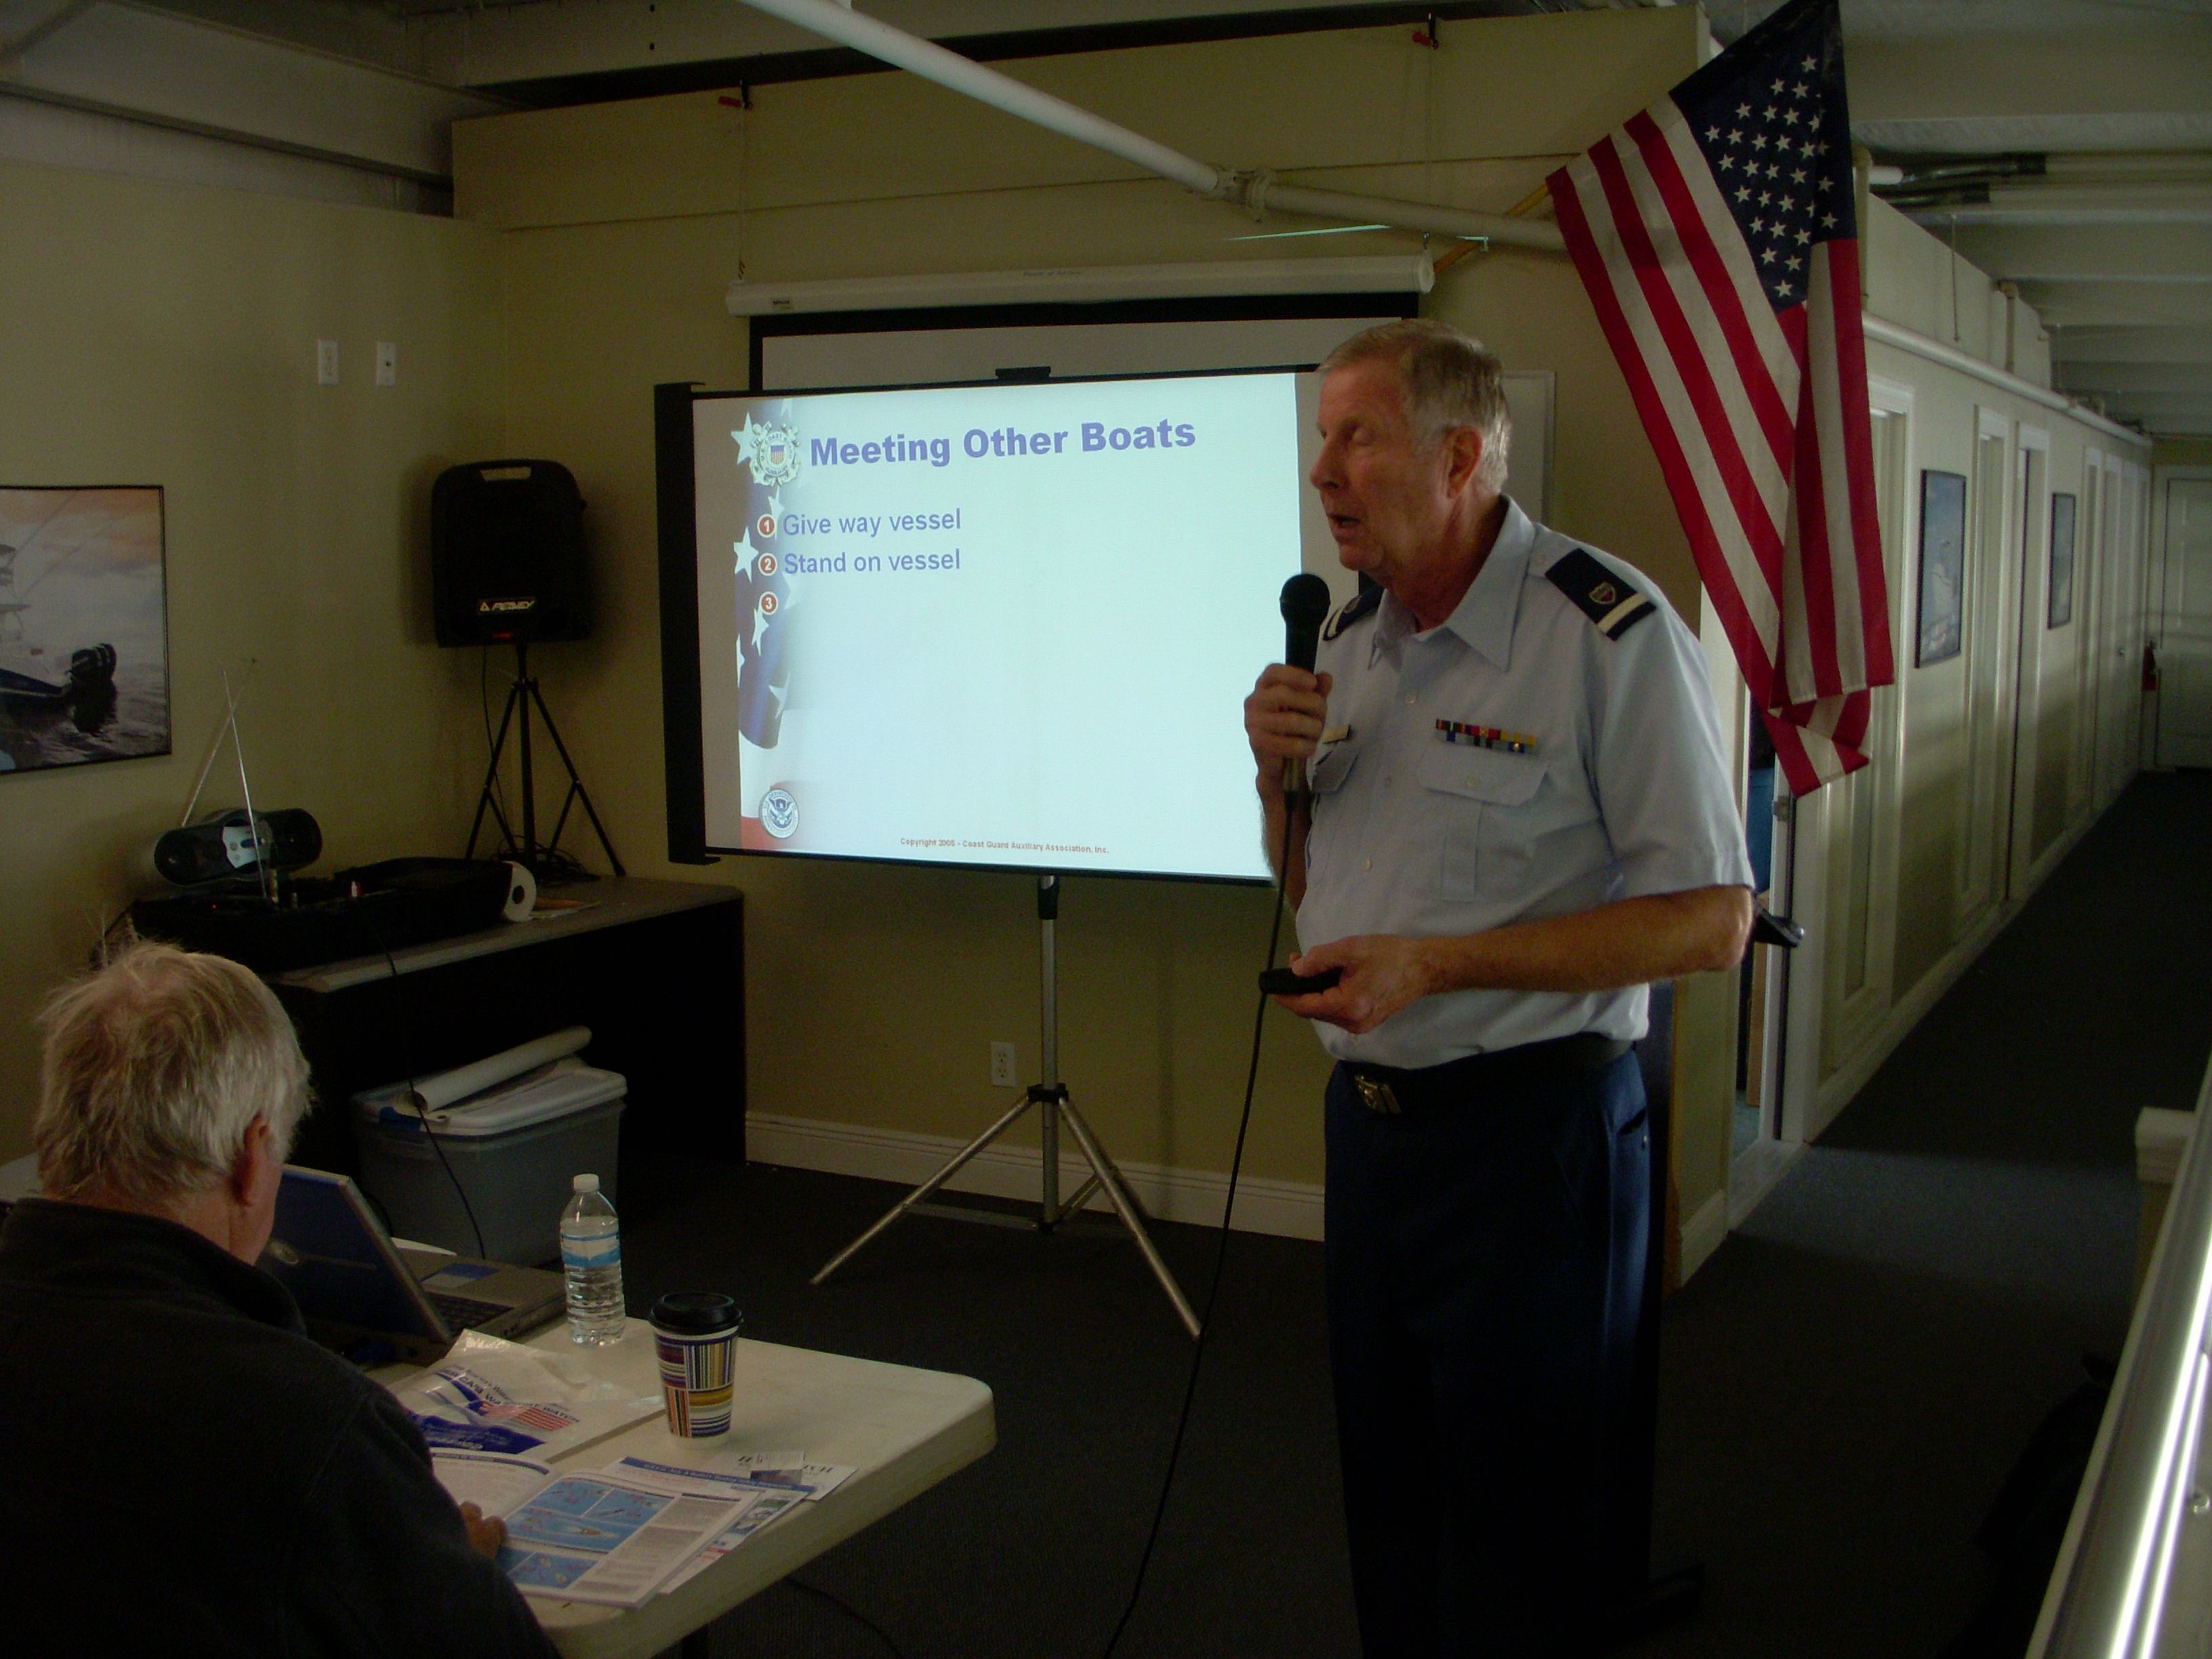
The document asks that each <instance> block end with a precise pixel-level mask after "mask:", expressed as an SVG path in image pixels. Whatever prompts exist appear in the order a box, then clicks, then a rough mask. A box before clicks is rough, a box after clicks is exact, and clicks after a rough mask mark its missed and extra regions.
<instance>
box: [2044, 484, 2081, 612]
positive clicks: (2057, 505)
mask: <svg viewBox="0 0 2212 1659" xmlns="http://www.w3.org/2000/svg"><path fill="white" fill-rule="evenodd" d="M2073 620H2074V497H2073V496H2071V495H2052V496H2051V616H2050V620H2049V622H2048V623H2046V624H2045V625H2046V626H2047V627H2051V628H2063V627H2065V626H2066V624H2067V623H2070V622H2072V621H2073Z"/></svg>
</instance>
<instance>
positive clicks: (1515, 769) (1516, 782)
mask: <svg viewBox="0 0 2212 1659" xmlns="http://www.w3.org/2000/svg"><path fill="white" fill-rule="evenodd" d="M1544 771H1545V763H1544V762H1543V761H1542V760H1540V759H1539V758H1537V757H1535V756H1534V755H1516V754H1511V753H1509V752H1507V751H1504V750H1495V749H1476V748H1473V747H1469V746H1465V745H1462V744H1438V745H1437V748H1436V749H1434V750H1431V752H1430V753H1429V754H1427V755H1425V756H1424V757H1422V759H1421V762H1420V765H1419V769H1418V775H1419V779H1420V781H1421V787H1422V789H1423V791H1424V792H1425V797H1426V799H1427V800H1428V802H1429V804H1430V805H1431V807H1432V808H1434V809H1435V811H1437V814H1438V815H1439V817H1441V818H1442V819H1443V836H1441V837H1440V838H1439V839H1440V840H1441V841H1442V842H1443V848H1442V851H1441V854H1440V856H1441V857H1442V859H1443V869H1442V872H1441V884H1442V890H1443V896H1444V897H1445V898H1447V899H1450V900H1456V901H1461V902H1464V901H1467V900H1470V899H1480V898H1491V897H1507V896H1511V895H1512V894H1514V893H1516V892H1521V891H1525V890H1528V886H1529V884H1530V883H1529V876H1530V873H1531V866H1532V861H1533V860H1534V857H1535V854H1536V844H1537V840H1538V836H1539V832H1540V826H1539V818H1540V817H1541V803H1540V802H1539V801H1538V799H1537V792H1538V791H1539V790H1540V789H1541V788H1542V787H1543V782H1544Z"/></svg>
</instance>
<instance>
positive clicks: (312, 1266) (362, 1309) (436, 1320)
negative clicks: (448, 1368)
mask: <svg viewBox="0 0 2212 1659" xmlns="http://www.w3.org/2000/svg"><path fill="white" fill-rule="evenodd" d="M261 1266H262V1267H263V1268H264V1269H265V1270H266V1271H267V1272H268V1273H271V1274H272V1275H274V1276H275V1277H276V1279H279V1280H280V1281H282V1282H283V1285H284V1287H285V1288H286V1289H287V1290H289V1291H291V1292H292V1297H293V1300H295V1302H297V1303H298V1304H300V1311H301V1314H302V1315H303V1316H305V1317H306V1319H307V1329H308V1331H309V1332H310V1333H311V1334H313V1336H314V1337H315V1338H316V1340H319V1341H320V1342H322V1343H324V1344H325V1346H329V1347H332V1348H335V1349H337V1351H338V1352H341V1353H353V1352H358V1351H360V1350H362V1348H363V1347H364V1346H367V1345H369V1344H373V1343H376V1342H385V1343H388V1344H390V1345H391V1346H392V1350H393V1352H395V1353H396V1354H397V1355H398V1358H402V1359H406V1360H410V1361H412V1362H414V1363H415V1364H431V1363H433V1362H435V1361H436V1360H439V1359H442V1358H444V1357H445V1354H446V1350H447V1349H448V1348H450V1347H451V1346H453V1338H454V1337H455V1336H456V1335H457V1334H459V1333H460V1332H462V1331H464V1330H475V1331H483V1333H485V1334H487V1335H490V1336H506V1337H513V1336H520V1335H521V1334H523V1333H525V1332H526V1331H532V1330H535V1329H537V1328H538V1327H539V1326H540V1325H544V1324H545V1323H547V1322H550V1321H551V1320H552V1319H553V1318H554V1317H555V1316H557V1315H558V1314H559V1313H560V1312H561V1311H562V1305H563V1300H564V1296H565V1286H564V1285H563V1283H562V1278H561V1275H560V1274H558V1273H546V1272H544V1270H542V1269H540V1268H537V1267H509V1266H507V1264H505V1263H503V1262H497V1261H477V1260H476V1259H475V1258H474V1257H471V1256H465V1255H446V1254H444V1253H443V1252H442V1251H429V1250H411V1249H404V1248H403V1247H401V1246H399V1245H398V1244H395V1243H393V1242H392V1236H391V1235H390V1234H389V1233H387V1232H386V1231H385V1230H384V1224H383V1223H382V1222H380V1221H379V1220H378V1219H377V1218H376V1213H375V1212H374V1211H373V1210H371V1209H370V1208H369V1207H368V1200H366V1199H364V1198H363V1197H362V1194H361V1189H360V1188H358V1187H356V1186H355V1185H354V1183H353V1182H352V1181H351V1179H350V1178H349V1177H348V1176H342V1175H332V1174H331V1173H329V1172H328V1171H326V1170H303V1169H301V1168H299V1167H297V1166H296V1165H294V1164H286V1165H285V1166H284V1179H283V1184H282V1185H280V1186H279V1187H278V1188H277V1189H276V1228H275V1231H273V1232H272V1233H271V1235H270V1240H269V1248H268V1249H266V1250H265V1251H264V1252H263V1253H262V1257H261Z"/></svg>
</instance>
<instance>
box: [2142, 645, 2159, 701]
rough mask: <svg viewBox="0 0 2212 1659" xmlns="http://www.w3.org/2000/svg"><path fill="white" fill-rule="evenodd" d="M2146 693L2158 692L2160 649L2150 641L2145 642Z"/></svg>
mask: <svg viewBox="0 0 2212 1659" xmlns="http://www.w3.org/2000/svg"><path fill="white" fill-rule="evenodd" d="M2142 689H2143V690H2145V691H2155V690H2158V647H2156V646H2155V645H2153V644H2152V643H2151V642H2150V641H2148V640H2145V641H2143V684H2142Z"/></svg>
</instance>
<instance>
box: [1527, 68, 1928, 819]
mask: <svg viewBox="0 0 2212 1659" xmlns="http://www.w3.org/2000/svg"><path fill="white" fill-rule="evenodd" d="M1550 186H1551V192H1552V199H1553V204H1555V205H1556V207H1557V209H1558V212H1559V226H1560V228H1561V230H1562V231H1564V232H1565V235H1566V241H1567V247H1568V250H1569V252H1571V254H1572V255H1573V256H1574V259H1575V264H1576V266H1577V269H1578V270H1579V271H1580V273H1581V275H1582V278H1583V287H1584V288H1585V289H1588V290H1589V295H1590V300H1591V301H1592V303H1593V305H1594V306H1595V308H1596V310H1597V314H1598V321H1599V324H1600V325H1601V327H1602V328H1603V329H1604V331H1605V334H1606V338H1607V341H1608V342H1609V343H1611V345H1612V347H1613V356H1614V357H1615V358H1616V359H1617V360H1618V362H1620V367H1621V370H1622V372H1623V374H1625V375H1626V377H1627V380H1628V386H1629V391H1630V392H1631V394H1632V396H1633V398H1635V400H1636V407H1637V411H1638V414H1639V415H1640V416H1642V418H1643V422H1644V430H1645V432H1646V433H1647V434H1648V435H1650V440H1651V443H1652V447H1653V448H1654V449H1655V450H1656V452H1657V453H1658V457H1659V465H1660V468H1661V471H1662V472H1663V473H1664V474H1665V477H1666V479H1667V486H1668V490H1669V492H1670V493H1671V494H1672V495H1673V496H1674V505H1675V509H1676V511H1677V512H1678V513H1680V517H1681V520H1682V526H1683V528H1684V530H1685V531H1686V532H1687V533H1688V536H1689V540H1690V548H1691V551H1692V554H1693V555H1694V556H1695V557H1696V559H1697V562H1698V571H1699V575H1700V576H1702V577H1703V578H1704V580H1705V590H1706V592H1707V593H1708V595H1709V596H1710V597H1711V600H1712V604H1713V608H1714V611H1715V613H1716V614H1717V616H1718V617H1719V618H1720V621H1721V624H1722V626H1723V629H1725V630H1726V632H1727V634H1728V637H1729V643H1730V645H1731V646H1732V647H1734V649H1735V656H1736V660H1737V662H1738V664H1739V665H1741V668H1742V671H1743V675H1744V679H1745V681H1746V683H1747V684H1748V685H1749V687H1750V689H1751V695H1752V697H1753V701H1754V702H1756V703H1757V704H1758V705H1759V708H1760V709H1761V710H1762V711H1764V712H1765V716H1766V723H1767V727H1768V730H1769V731H1770V732H1771V733H1772V735H1773V737H1774V738H1775V744H1776V748H1777V750H1778V756H1779V758H1780V760H1781V762H1782V764H1783V768H1784V773H1785V775H1787V776H1788V778H1789V780H1790V787H1791V788H1792V790H1794V791H1795V792H1796V793H1799V794H1804V793H1809V792H1810V791H1812V790H1814V789H1816V788H1818V787H1820V785H1821V784H1822V783H1825V782H1827V781H1831V780H1832V779H1834V778H1838V777H1841V776H1843V775H1844V774H1845V773H1847V772H1850V771H1851V770H1853V769H1856V768H1857V767H1860V766H1863V765H1864V764H1865V763H1866V756H1865V753H1864V751H1863V748H1862V746H1861V745H1862V744H1863V742H1864V739H1865V736H1866V730H1867V718H1868V712H1869V708H1868V695H1867V694H1868V690H1869V687H1872V686H1875V685H1882V684H1888V683H1889V681H1890V679H1891V678H1892V675H1893V666H1892V660H1891V652H1890V640H1889V622H1888V605H1887V599H1886V598H1885V596H1884V586H1883V581H1882V568H1881V538H1880V535H1879V532H1878V531H1877V529H1876V527H1875V510H1874V483H1873V471H1872V442H1871V439H1870V435H1869V428H1868V422H1867V399H1866V356H1865V347H1864V343H1863V337H1862V334H1861V331H1860V323H1859V282H1858V245H1857V243H1856V242H1855V241H1850V240H1832V241H1826V242H1816V243H1814V244H1813V245H1812V246H1811V248H1810V250H1809V258H1808V261H1807V269H1806V270H1805V272H1803V273H1802V275H1803V276H1804V279H1805V283H1806V289H1807V297H1806V299H1805V300H1804V301H1802V303H1800V304H1797V305H1795V306H1792V307H1790V308H1788V309H1787V310H1784V311H1782V312H1776V311H1775V310H1774V309H1773V308H1772V307H1771V306H1770V305H1769V303H1768V302H1767V299H1766V295H1765V291H1764V290H1763V289H1761V287H1760V285H1759V276H1758V272H1757V270H1756V268H1755V266H1754V264H1753V253H1752V251H1751V248H1750V247H1749V246H1748V245H1747V243H1746V241H1745V240H1744V237H1743V234H1742V233H1741V231H1740V230H1739V229H1738V228H1736V224H1735V220H1734V218H1733V217H1731V216H1730V215H1729V210H1728V208H1727V206H1726V204H1725V203H1724V202H1723V198H1722V194H1721V191H1722V186H1721V185H1720V183H1719V181H1718V180H1717V179H1715V177H1714V176H1713V173H1712V170H1711V167H1709V166H1708V165H1707V163H1706V161H1705V155H1703V153H1702V152H1701V151H1700V150H1699V148H1698V146H1697V144H1696V143H1695V142H1694V140H1693V139H1692V136H1691V133H1690V131H1689V127H1688V125H1687V123H1686V121H1685V120H1684V119H1683V117H1682V114H1681V112H1680V110H1679V109H1678V108H1677V107H1676V106H1675V104H1674V100H1673V99H1671V98H1662V99H1661V100H1659V101H1658V102H1657V103H1656V104H1654V105H1653V106H1651V107H1650V109H1648V110H1646V111H1645V112H1644V113H1642V114H1640V115H1638V116H1637V117H1635V118H1633V119H1632V120H1631V121H1630V122H1628V124H1627V125H1626V126H1624V127H1622V128H1621V129H1620V131H1616V132H1614V133H1612V134H1610V135H1608V136H1607V137H1606V138H1605V139H1603V140H1602V141H1601V142H1600V143H1598V144H1597V145H1596V146H1595V147H1594V148H1593V149H1590V150H1589V153H1587V154H1586V155H1582V156H1580V157H1578V158H1577V160H1575V161H1572V162H1571V163H1570V164H1569V165H1568V166H1566V167H1563V168H1561V169H1560V170H1559V172H1558V173H1553V175H1552V178H1551V179H1550Z"/></svg>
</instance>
